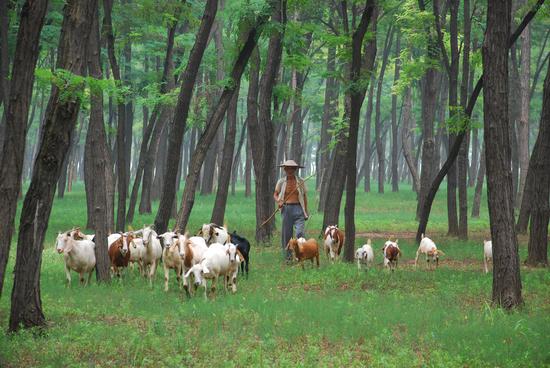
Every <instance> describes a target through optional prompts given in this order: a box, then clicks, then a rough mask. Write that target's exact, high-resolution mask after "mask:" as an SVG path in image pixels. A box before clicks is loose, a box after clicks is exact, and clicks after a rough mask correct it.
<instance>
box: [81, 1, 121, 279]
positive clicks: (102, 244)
mask: <svg viewBox="0 0 550 368" xmlns="http://www.w3.org/2000/svg"><path fill="white" fill-rule="evenodd" d="M99 39H100V38H99V9H96V10H95V12H94V14H93V21H92V30H91V32H90V44H89V49H88V74H89V75H90V77H93V78H96V80H100V79H102V78H103V75H102V71H101V46H100V42H99ZM111 167H112V164H111V157H110V154H109V147H108V145H107V135H106V133H105V127H104V123H103V91H102V90H101V88H100V87H98V86H94V85H93V84H92V85H91V86H90V123H89V126H88V134H87V135H86V149H85V152H84V175H85V176H86V178H87V180H86V197H90V198H89V201H88V206H89V207H90V208H89V209H88V214H89V216H91V218H90V219H88V223H89V224H91V225H92V227H93V229H94V231H95V244H96V246H95V253H96V276H97V280H98V281H109V280H110V279H111V274H110V260H109V255H108V254H107V236H108V235H109V234H111V233H112V232H113V227H114V221H113V204H114V183H113V171H112V169H111Z"/></svg>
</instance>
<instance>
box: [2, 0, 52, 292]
mask: <svg viewBox="0 0 550 368" xmlns="http://www.w3.org/2000/svg"><path fill="white" fill-rule="evenodd" d="M47 7H48V1H47V0H42V1H30V0H27V1H26V2H25V3H24V4H23V7H22V9H21V13H20V14H21V16H20V21H19V30H18V32H17V44H16V47H15V55H14V60H16V62H15V63H14V65H13V70H12V73H11V88H10V90H11V95H10V98H9V102H8V103H7V105H6V104H4V108H5V110H4V111H5V116H6V130H5V133H6V134H5V136H4V137H5V139H6V140H7V141H8V142H12V144H9V145H5V146H3V147H2V156H1V165H0V173H1V175H0V203H2V206H0V218H2V221H0V296H1V295H2V289H3V286H4V277H5V272H6V266H7V263H8V259H9V254H10V245H11V237H12V234H13V230H14V227H15V213H16V210H17V197H18V196H19V192H20V183H21V175H22V171H21V170H22V166H23V159H24V155H25V138H26V134H27V120H28V114H29V106H30V102H31V98H32V87H33V84H34V69H35V67H36V61H37V59H38V55H39V51H40V50H39V48H38V45H39V39H40V31H41V30H42V26H43V24H44V16H45V14H46V10H47Z"/></svg>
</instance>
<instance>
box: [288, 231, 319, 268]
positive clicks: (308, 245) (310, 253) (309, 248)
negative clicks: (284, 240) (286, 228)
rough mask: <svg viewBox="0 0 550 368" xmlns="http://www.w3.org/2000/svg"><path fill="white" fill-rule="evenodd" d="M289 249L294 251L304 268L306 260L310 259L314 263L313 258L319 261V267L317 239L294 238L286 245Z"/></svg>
mask: <svg viewBox="0 0 550 368" xmlns="http://www.w3.org/2000/svg"><path fill="white" fill-rule="evenodd" d="M286 249H287V250H291V251H292V252H293V253H294V257H295V258H296V260H297V261H298V262H299V263H300V264H301V265H302V269H304V268H305V267H304V261H305V260H308V259H309V260H310V261H311V264H312V265H313V260H314V259H315V260H316V261H317V268H319V245H318V244H317V240H315V239H313V238H311V239H309V240H305V239H304V238H298V239H296V238H292V239H290V240H289V241H288V244H287V245H286Z"/></svg>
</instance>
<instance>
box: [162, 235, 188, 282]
mask: <svg viewBox="0 0 550 368" xmlns="http://www.w3.org/2000/svg"><path fill="white" fill-rule="evenodd" d="M182 248H183V244H182V242H181V241H179V240H176V241H175V242H174V243H172V245H170V246H168V247H165V248H164V249H163V251H162V266H163V267H164V291H168V281H169V280H170V270H171V269H173V270H174V271H176V278H177V280H178V285H180V287H181V275H182V270H183V259H182V257H181V255H180V254H181V253H183V250H182Z"/></svg>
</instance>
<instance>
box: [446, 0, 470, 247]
mask: <svg viewBox="0 0 550 368" xmlns="http://www.w3.org/2000/svg"><path fill="white" fill-rule="evenodd" d="M452 4H453V5H452V6H451V8H452V10H451V23H452V24H455V23H458V19H456V18H458V1H457V2H456V3H455V2H453V3H452ZM455 6H456V9H455ZM453 14H454V15H453ZM470 16H471V15H470V0H464V16H463V18H464V49H463V51H462V82H461V85H460V106H461V107H462V110H463V111H464V110H466V105H467V104H468V87H469V81H470V29H471V22H470ZM454 27H456V25H455V26H454ZM456 32H458V31H456ZM453 34H454V35H455V36H456V37H458V35H456V33H453ZM456 56H457V57H458V55H456ZM466 137H467V138H466V139H465V140H464V141H463V142H462V145H461V146H460V152H459V153H458V159H457V166H458V218H459V221H458V238H459V239H461V240H467V239H468V168H469V165H468V151H469V143H470V136H469V134H468V135H467V136H466Z"/></svg>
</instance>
